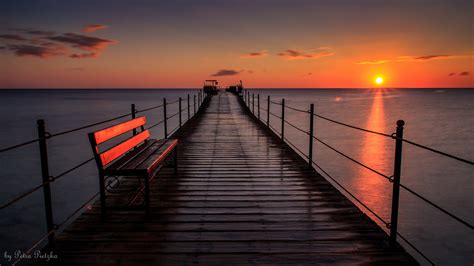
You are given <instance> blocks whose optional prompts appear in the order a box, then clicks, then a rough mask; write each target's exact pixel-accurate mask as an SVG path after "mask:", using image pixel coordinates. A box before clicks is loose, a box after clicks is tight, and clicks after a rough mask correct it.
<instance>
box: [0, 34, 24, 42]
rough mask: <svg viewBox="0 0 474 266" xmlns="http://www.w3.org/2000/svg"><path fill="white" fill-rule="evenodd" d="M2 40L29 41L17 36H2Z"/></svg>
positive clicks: (0, 35) (0, 36) (0, 37)
mask: <svg viewBox="0 0 474 266" xmlns="http://www.w3.org/2000/svg"><path fill="white" fill-rule="evenodd" d="M0 39H6V40H13V41H27V39H25V38H23V37H21V36H20V35H16V34H0Z"/></svg>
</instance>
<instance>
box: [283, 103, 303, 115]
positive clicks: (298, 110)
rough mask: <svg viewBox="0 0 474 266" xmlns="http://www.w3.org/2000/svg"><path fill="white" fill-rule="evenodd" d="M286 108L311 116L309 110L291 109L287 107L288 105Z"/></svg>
mask: <svg viewBox="0 0 474 266" xmlns="http://www.w3.org/2000/svg"><path fill="white" fill-rule="evenodd" d="M285 108H288V109H291V110H293V111H297V112H301V113H306V114H309V111H308V110H302V109H298V108H295V107H291V106H289V105H286V104H285Z"/></svg>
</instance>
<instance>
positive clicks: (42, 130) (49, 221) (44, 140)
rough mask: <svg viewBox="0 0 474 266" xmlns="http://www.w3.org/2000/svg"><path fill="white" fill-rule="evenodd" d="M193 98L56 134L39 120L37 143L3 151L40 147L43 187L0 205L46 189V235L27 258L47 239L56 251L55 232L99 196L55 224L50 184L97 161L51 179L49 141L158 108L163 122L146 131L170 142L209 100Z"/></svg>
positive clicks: (133, 107) (133, 109)
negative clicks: (159, 130)
mask: <svg viewBox="0 0 474 266" xmlns="http://www.w3.org/2000/svg"><path fill="white" fill-rule="evenodd" d="M192 98H193V103H192V105H191V100H190V99H191V97H190V95H189V94H188V95H187V104H186V107H185V108H182V106H183V99H182V98H181V97H179V98H178V99H176V100H174V101H171V102H167V101H166V98H163V103H162V104H160V105H156V106H152V107H149V108H144V109H141V110H137V109H136V105H135V104H132V105H131V111H130V113H127V114H123V115H120V116H117V117H114V118H110V119H106V120H103V121H100V122H96V123H92V124H88V125H84V126H80V127H77V128H73V129H69V130H65V131H61V132H57V133H49V132H47V131H46V123H45V121H44V120H42V119H39V120H37V128H38V138H37V139H34V140H30V141H25V142H23V143H20V144H16V145H12V146H9V147H6V148H2V149H0V153H3V152H7V151H10V150H14V149H17V148H20V147H23V146H27V145H30V144H33V143H36V142H37V143H38V145H39V151H40V162H41V177H42V182H41V184H39V185H37V186H35V187H33V188H30V189H28V190H27V191H25V192H23V193H21V194H19V195H17V196H15V197H13V198H12V199H10V200H8V201H6V202H4V203H2V204H0V210H3V209H5V208H7V207H9V206H12V205H14V204H15V203H17V202H19V201H21V200H22V199H24V198H26V197H28V196H29V195H31V194H32V193H34V192H36V191H38V190H40V189H41V188H42V189H43V198H44V205H45V214H46V227H47V233H46V234H44V235H43V236H42V237H41V238H40V239H38V240H37V241H35V243H34V244H33V245H32V246H31V247H30V248H29V249H28V250H27V252H26V253H25V255H28V254H30V253H31V252H32V251H33V249H34V248H36V247H38V246H39V245H40V244H41V243H43V241H45V240H46V239H48V244H47V246H48V248H54V246H55V232H58V231H59V230H60V229H61V228H62V227H63V226H64V225H65V224H66V223H67V222H68V221H69V220H70V219H71V218H72V217H74V216H75V215H76V214H78V213H79V212H80V211H81V210H82V209H84V208H85V207H86V206H87V205H88V204H89V203H90V202H92V201H93V200H94V199H96V198H97V196H98V195H99V193H98V192H97V193H96V194H94V195H93V196H92V197H91V198H89V199H88V200H87V201H86V202H85V203H83V204H82V205H81V206H79V208H77V209H76V210H74V212H72V213H71V214H70V215H69V216H68V217H67V218H66V219H65V220H63V221H62V222H61V223H54V219H53V205H52V196H51V187H50V184H51V183H53V182H54V181H56V180H58V179H60V178H62V177H63V176H66V175H67V174H69V173H71V172H74V171H75V170H77V169H79V168H81V167H82V166H84V165H87V164H88V163H89V162H92V161H93V160H94V157H92V158H89V159H87V160H85V161H83V162H81V163H79V164H77V165H75V166H73V167H71V168H69V169H68V170H66V171H64V172H62V173H60V174H58V175H51V174H50V168H49V163H48V149H47V146H48V140H50V139H52V138H55V137H58V136H62V135H66V134H69V133H72V132H76V131H80V130H84V129H88V128H91V127H95V126H98V125H102V124H106V123H109V122H112V121H116V120H119V119H122V118H127V117H130V118H132V119H133V118H135V117H136V114H140V113H145V112H150V111H154V110H156V109H159V108H161V109H162V113H163V119H162V120H160V121H158V122H157V123H155V124H152V125H151V126H148V127H147V128H146V129H151V128H154V127H156V126H158V125H161V124H163V130H164V137H165V138H168V137H169V136H171V135H173V134H174V133H176V132H177V131H178V130H179V129H180V128H181V127H183V126H184V125H185V124H186V123H187V122H188V121H189V120H191V118H193V117H194V116H195V115H196V114H197V113H198V112H199V111H200V110H201V108H202V105H203V103H204V102H205V100H206V96H204V93H203V91H202V90H199V91H198V93H197V97H196V95H193V97H192ZM173 104H178V111H177V112H176V113H174V114H172V115H170V116H167V107H168V106H170V105H173ZM190 109H193V114H192V115H191V112H190ZM184 111H187V119H186V120H185V121H183V112H184ZM175 117H178V123H177V126H176V127H175V128H174V129H173V130H171V131H170V132H168V129H167V126H168V122H169V120H170V119H172V118H175ZM133 134H134V135H135V134H137V132H136V131H135V130H134V131H133ZM21 259H22V258H21V257H20V258H19V259H18V260H17V261H15V262H14V263H13V265H15V264H17V263H18V262H19V261H20V260H21Z"/></svg>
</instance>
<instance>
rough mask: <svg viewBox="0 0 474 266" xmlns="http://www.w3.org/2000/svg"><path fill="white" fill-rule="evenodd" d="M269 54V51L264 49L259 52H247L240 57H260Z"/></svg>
mask: <svg viewBox="0 0 474 266" xmlns="http://www.w3.org/2000/svg"><path fill="white" fill-rule="evenodd" d="M267 55H268V51H266V50H262V51H257V52H251V53H246V54H243V55H241V56H240V58H260V57H265V56H267Z"/></svg>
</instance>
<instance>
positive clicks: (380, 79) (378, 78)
mask: <svg viewBox="0 0 474 266" xmlns="http://www.w3.org/2000/svg"><path fill="white" fill-rule="evenodd" d="M374 81H375V84H377V85H382V84H383V82H384V80H383V78H382V77H381V76H378V77H376V78H375V80H374Z"/></svg>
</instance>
